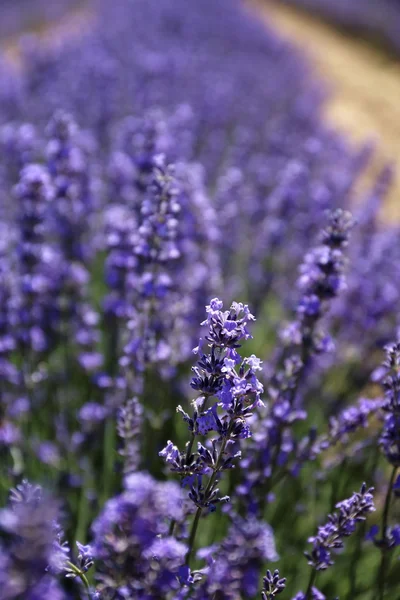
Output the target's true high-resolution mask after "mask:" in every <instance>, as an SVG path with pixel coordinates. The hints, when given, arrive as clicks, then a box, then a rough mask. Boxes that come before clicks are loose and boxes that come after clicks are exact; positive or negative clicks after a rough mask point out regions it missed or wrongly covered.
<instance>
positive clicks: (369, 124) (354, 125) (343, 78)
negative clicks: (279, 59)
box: [253, 0, 400, 219]
mask: <svg viewBox="0 0 400 600" xmlns="http://www.w3.org/2000/svg"><path fill="white" fill-rule="evenodd" d="M253 5H254V6H255V7H256V8H257V10H258V12H259V13H260V14H261V16H263V17H264V18H265V19H267V20H268V22H270V23H272V24H273V25H274V26H275V27H276V29H277V30H278V31H279V32H280V33H282V34H283V35H284V36H285V37H287V38H289V39H290V40H292V41H293V42H294V43H296V44H297V45H299V46H300V47H301V48H302V49H303V50H304V51H305V52H306V53H307V54H308V55H309V57H310V59H311V60H312V62H313V63H314V64H315V66H316V68H317V71H318V72H319V74H320V76H322V77H323V78H324V79H325V80H326V81H327V82H328V83H329V85H331V86H332V89H333V94H332V98H331V100H330V101H329V102H328V104H327V106H326V118H327V119H328V120H329V121H330V122H332V123H334V124H335V125H336V126H338V127H339V128H340V129H341V130H343V131H345V132H346V133H347V134H348V135H350V136H351V138H352V139H353V140H355V141H359V140H365V139H367V138H373V139H377V141H378V151H377V156H376V158H375V161H374V164H373V166H372V169H371V171H370V176H373V173H374V172H376V170H377V169H378V168H379V166H380V165H382V164H383V163H384V162H385V161H386V160H388V159H389V160H391V161H394V162H395V163H396V166H397V172H398V175H397V179H396V184H395V186H394V188H393V190H392V192H391V194H390V197H389V198H388V202H387V204H386V207H385V217H386V218H389V219H390V218H393V217H397V218H398V217H399V216H400V59H397V58H395V57H393V56H391V55H389V54H388V53H387V52H385V50H383V49H382V50H381V49H379V48H377V47H374V46H370V45H368V43H367V42H365V41H363V40H361V39H359V38H357V37H355V36H352V35H351V34H347V33H343V32H341V31H338V30H336V29H335V28H334V27H333V26H330V25H329V24H326V23H324V22H323V21H321V20H319V19H318V18H316V17H312V16H310V15H308V14H305V13H304V12H302V11H299V10H296V9H293V8H290V7H287V6H283V5H277V4H275V3H271V2H269V1H268V0H253Z"/></svg>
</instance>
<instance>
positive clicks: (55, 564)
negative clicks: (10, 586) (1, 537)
mask: <svg viewBox="0 0 400 600" xmlns="http://www.w3.org/2000/svg"><path fill="white" fill-rule="evenodd" d="M58 518H59V507H58V504H57V503H55V502H54V501H53V500H52V499H51V498H49V497H47V496H46V495H45V494H44V493H43V490H42V489H41V487H40V486H37V485H32V484H30V483H28V482H27V481H25V480H24V481H22V483H21V484H19V485H18V486H17V487H16V488H14V489H12V490H11V493H10V502H9V506H8V507H7V508H4V509H2V510H1V511H0V531H1V532H2V533H3V534H7V536H8V540H9V541H8V545H7V550H8V557H9V562H8V568H9V572H8V573H9V577H10V579H13V578H15V580H16V581H18V587H19V593H20V594H23V595H24V597H27V598H28V597H29V598H30V597H31V596H32V598H36V597H39V596H35V594H37V593H38V590H39V588H40V587H41V586H42V585H43V586H44V587H46V586H47V583H48V581H49V576H48V575H47V573H48V572H50V573H57V572H60V571H61V570H63V568H64V564H65V561H66V559H67V558H68V557H67V553H66V551H65V549H64V548H63V547H62V545H60V543H59V540H58V531H59V526H58V524H57V523H58ZM67 552H68V550H67ZM57 589H58V588H57ZM60 597H61V596H60Z"/></svg>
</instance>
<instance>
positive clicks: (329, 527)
mask: <svg viewBox="0 0 400 600" xmlns="http://www.w3.org/2000/svg"><path fill="white" fill-rule="evenodd" d="M372 491H373V488H367V487H366V485H365V483H364V484H363V485H362V486H361V490H360V492H354V494H353V495H352V496H351V498H349V499H348V500H343V501H342V502H339V503H338V504H336V508H339V513H334V514H333V515H329V517H328V523H327V524H326V525H323V526H321V527H319V528H318V534H317V535H316V536H315V537H310V538H309V540H308V541H309V542H311V543H312V544H313V549H312V551H311V552H306V553H305V555H306V557H307V559H308V564H309V565H311V566H312V567H313V569H315V570H316V571H323V570H325V569H327V568H328V567H330V566H331V565H333V561H332V558H331V550H332V549H335V550H336V549H340V548H343V538H345V537H347V536H349V535H351V534H352V533H354V531H355V527H356V523H358V522H360V521H365V519H366V515H367V514H368V513H370V512H372V511H374V510H375V506H374V502H373V496H372Z"/></svg>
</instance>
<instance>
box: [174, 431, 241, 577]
mask: <svg viewBox="0 0 400 600" xmlns="http://www.w3.org/2000/svg"><path fill="white" fill-rule="evenodd" d="M233 422H234V421H233ZM233 422H232V423H233ZM231 426H232V424H231ZM230 433H231V428H229V429H228V432H227V435H226V437H225V438H224V439H223V441H222V444H221V449H220V452H219V455H218V458H217V462H216V463H215V467H214V471H213V473H212V475H211V477H210V479H209V480H208V484H207V487H206V489H205V492H204V499H205V500H207V497H208V495H209V493H210V491H211V490H212V487H213V485H214V483H215V480H216V479H217V476H218V471H219V468H220V465H221V460H222V456H223V454H224V452H225V448H226V445H227V443H228V440H229V438H230ZM202 512H203V507H201V506H198V507H197V510H196V514H195V515H194V519H193V524H192V528H191V530H190V535H189V541H188V551H187V553H186V559H185V564H186V565H187V566H189V565H190V560H191V557H192V554H193V550H194V542H195V539H196V533H197V528H198V525H199V521H200V517H201V513H202Z"/></svg>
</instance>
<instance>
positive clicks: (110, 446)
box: [102, 418, 116, 504]
mask: <svg viewBox="0 0 400 600" xmlns="http://www.w3.org/2000/svg"><path fill="white" fill-rule="evenodd" d="M115 438H116V430H115V422H114V419H112V418H109V419H107V422H106V424H105V428H104V446H103V448H104V451H103V465H104V467H103V468H104V481H103V495H102V500H103V502H102V503H103V504H104V502H106V501H107V500H108V499H109V497H110V490H112V486H113V481H114V452H115Z"/></svg>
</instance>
